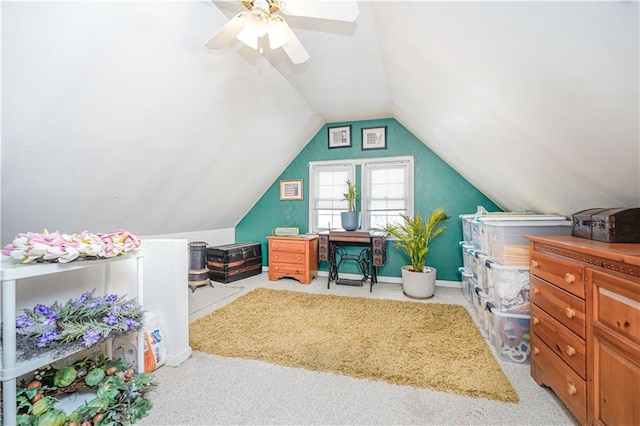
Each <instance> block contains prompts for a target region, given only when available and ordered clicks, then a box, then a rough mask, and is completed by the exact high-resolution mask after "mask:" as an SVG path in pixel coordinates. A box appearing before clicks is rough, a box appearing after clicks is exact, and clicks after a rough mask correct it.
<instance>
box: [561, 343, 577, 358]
mask: <svg viewBox="0 0 640 426" xmlns="http://www.w3.org/2000/svg"><path fill="white" fill-rule="evenodd" d="M564 353H566V354H567V355H568V356H574V355H575V354H576V348H574V347H573V346H571V345H567V348H566V350H565V351H564Z"/></svg>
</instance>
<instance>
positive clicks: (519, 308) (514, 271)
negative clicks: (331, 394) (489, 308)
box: [485, 260, 530, 314]
mask: <svg viewBox="0 0 640 426" xmlns="http://www.w3.org/2000/svg"><path fill="white" fill-rule="evenodd" d="M485 266H486V271H487V292H488V294H489V301H490V302H492V303H493V305H494V306H495V307H496V309H498V310H499V311H500V312H510V313H519V314H529V308H530V301H529V288H530V287H529V267H528V266H505V265H501V264H500V263H497V262H494V261H492V260H489V261H487V262H485Z"/></svg>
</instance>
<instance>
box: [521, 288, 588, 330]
mask: <svg viewBox="0 0 640 426" xmlns="http://www.w3.org/2000/svg"><path fill="white" fill-rule="evenodd" d="M531 303H535V304H536V305H538V307H539V308H542V309H543V310H544V311H545V312H546V313H547V314H549V315H550V316H552V317H553V318H554V319H556V320H557V321H558V322H560V323H562V324H563V325H564V326H565V327H567V328H568V329H569V330H571V331H573V332H574V333H576V334H577V335H578V336H580V337H581V338H583V339H584V337H585V302H584V300H582V299H580V298H578V297H576V296H574V295H572V294H570V293H567V292H566V291H564V290H562V289H559V288H558V287H555V286H553V285H551V284H549V283H547V282H546V281H544V280H541V279H540V278H537V277H535V276H531Z"/></svg>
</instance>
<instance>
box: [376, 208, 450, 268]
mask: <svg viewBox="0 0 640 426" xmlns="http://www.w3.org/2000/svg"><path fill="white" fill-rule="evenodd" d="M400 216H401V217H402V222H401V223H391V224H388V225H387V226H386V227H385V228H383V229H381V231H384V232H387V233H388V234H389V235H391V236H393V237H395V238H396V239H397V241H396V242H395V245H396V247H397V248H399V249H401V250H403V251H404V252H405V253H406V255H407V256H408V257H409V261H410V262H411V269H412V270H413V271H416V272H422V271H423V270H424V266H425V263H426V261H427V253H428V252H429V244H430V243H431V240H433V239H434V238H435V237H437V236H438V235H440V233H442V231H444V230H445V229H446V227H445V226H444V225H442V222H444V221H445V220H447V219H449V216H447V214H446V212H445V208H444V207H437V208H436V209H434V210H433V212H431V215H430V216H429V218H428V220H427V221H426V222H423V220H422V216H420V213H419V212H417V213H416V214H415V216H414V217H410V216H407V215H400Z"/></svg>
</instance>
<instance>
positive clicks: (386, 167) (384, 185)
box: [362, 159, 413, 228]
mask: <svg viewBox="0 0 640 426" xmlns="http://www.w3.org/2000/svg"><path fill="white" fill-rule="evenodd" d="M411 160H413V159H411ZM364 182H365V187H366V190H365V191H362V193H363V196H364V197H365V198H364V199H363V205H366V208H364V207H363V209H362V210H363V212H366V217H367V220H366V223H367V226H368V227H371V228H384V227H385V226H386V225H387V224H388V223H395V222H397V221H399V220H400V219H401V218H400V215H401V214H405V215H407V214H408V215H413V161H380V162H374V163H365V164H364Z"/></svg>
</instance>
